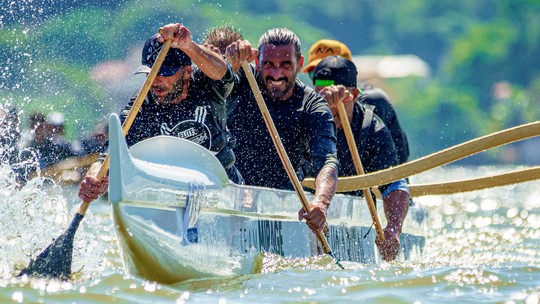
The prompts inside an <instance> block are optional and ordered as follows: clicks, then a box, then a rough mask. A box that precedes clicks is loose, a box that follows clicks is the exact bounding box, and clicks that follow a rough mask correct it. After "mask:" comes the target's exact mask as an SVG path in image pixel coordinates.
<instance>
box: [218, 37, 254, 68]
mask: <svg viewBox="0 0 540 304" xmlns="http://www.w3.org/2000/svg"><path fill="white" fill-rule="evenodd" d="M258 54H259V51H258V50H257V49H256V48H253V47H252V46H251V43H249V41H247V40H238V41H236V42H233V43H231V44H229V45H228V46H227V49H226V50H225V58H227V61H229V63H230V64H231V66H232V67H233V69H234V68H235V67H240V66H242V61H247V62H252V61H253V60H255V58H257V55H258Z"/></svg>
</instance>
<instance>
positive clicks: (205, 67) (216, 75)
mask: <svg viewBox="0 0 540 304" xmlns="http://www.w3.org/2000/svg"><path fill="white" fill-rule="evenodd" d="M183 51H184V52H185V53H186V54H187V55H188V56H189V58H191V60H193V63H195V65H197V67H199V69H201V71H203V73H204V74H206V76H208V77H210V78H211V79H214V80H220V79H221V78H223V76H225V73H226V72H227V63H226V62H225V59H223V57H222V56H221V55H219V54H217V53H216V52H213V51H212V50H209V49H208V48H205V47H202V46H200V45H198V44H197V43H195V42H193V41H192V42H191V45H190V47H189V48H188V49H184V50H183Z"/></svg>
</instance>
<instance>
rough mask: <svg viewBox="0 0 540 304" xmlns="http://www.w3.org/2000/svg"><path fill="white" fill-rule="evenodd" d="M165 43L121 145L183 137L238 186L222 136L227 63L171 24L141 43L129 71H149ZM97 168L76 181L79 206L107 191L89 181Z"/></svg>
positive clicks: (231, 78)
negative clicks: (138, 61) (160, 137)
mask: <svg viewBox="0 0 540 304" xmlns="http://www.w3.org/2000/svg"><path fill="white" fill-rule="evenodd" d="M166 39H173V42H172V44H171V46H172V47H171V49H170V50H169V52H168V53H167V56H166V57H165V60H164V61H163V64H162V66H161V67H160V69H159V72H158V75H157V76H156V78H155V79H154V81H153V83H152V87H151V89H150V91H149V93H148V95H147V96H146V99H145V101H144V102H143V104H142V106H141V108H140V110H139V113H138V114H137V117H136V118H135V120H134V122H133V124H132V126H131V128H130V130H129V132H128V133H127V134H126V142H127V145H128V146H132V145H134V144H135V143H137V142H139V141H141V140H144V139H147V138H150V137H154V136H158V135H170V136H177V137H180V138H184V139H188V140H191V141H193V142H195V143H197V144H199V145H201V146H203V147H205V148H207V149H208V150H210V151H211V152H212V153H213V154H214V155H215V156H216V157H217V159H218V160H219V161H220V162H221V164H222V165H223V167H224V168H225V171H227V174H228V176H229V178H230V179H231V180H232V181H233V182H236V183H242V177H241V176H240V174H239V172H238V170H236V168H235V166H234V163H235V155H234V153H233V151H232V149H231V148H230V147H229V143H228V137H227V133H226V124H227V113H226V98H227V92H230V90H231V86H232V85H233V81H234V74H233V72H232V69H231V66H230V64H228V63H227V62H226V61H225V60H224V59H223V57H222V56H220V55H219V54H217V53H215V52H213V51H211V50H209V49H208V48H205V47H203V46H201V45H199V44H197V43H195V42H194V41H193V40H192V36H191V32H190V31H189V29H188V28H186V27H185V26H183V25H181V24H178V23H175V24H169V25H167V26H164V27H163V28H161V29H160V34H156V35H154V36H152V37H150V39H148V40H147V41H146V43H145V45H144V47H143V50H142V60H141V62H142V65H141V66H140V67H139V69H138V70H137V71H136V72H135V73H146V74H148V73H150V70H151V67H152V66H153V64H154V62H155V61H156V59H157V57H158V54H159V51H160V50H161V48H162V46H163V42H164V41H165V40H166ZM192 63H194V65H192ZM136 97H137V94H135V95H134V97H133V98H132V99H131V101H130V103H129V104H128V105H127V106H126V107H125V108H124V110H123V111H122V112H121V113H120V119H121V121H122V122H123V121H124V120H125V119H126V117H127V115H128V113H129V111H130V109H131V107H132V106H133V103H134V101H135V99H136ZM100 166H101V162H100V161H98V162H97V163H96V164H94V165H92V167H91V169H90V170H89V172H88V174H87V176H86V178H85V179H84V180H83V182H82V183H81V186H80V189H79V198H81V199H82V200H83V201H85V202H91V201H93V200H95V199H97V198H98V197H99V196H101V195H102V194H103V193H105V191H106V190H107V186H108V178H104V179H103V180H102V181H98V180H97V179H96V178H94V177H93V176H94V175H95V173H96V172H98V171H99V168H100Z"/></svg>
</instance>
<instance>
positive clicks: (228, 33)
mask: <svg viewBox="0 0 540 304" xmlns="http://www.w3.org/2000/svg"><path fill="white" fill-rule="evenodd" d="M242 39H244V38H243V37H242V34H240V32H238V31H237V30H236V29H235V28H234V27H232V26H217V27H214V28H211V29H210V30H209V31H208V34H207V35H206V38H205V39H204V41H203V43H204V45H205V46H212V47H213V48H212V50H214V51H219V54H220V55H222V56H225V52H226V50H227V47H228V46H229V45H231V44H232V43H233V42H236V41H238V40H242ZM239 69H240V66H236V67H235V66H233V71H234V72H235V73H236V72H237V71H238V70H239Z"/></svg>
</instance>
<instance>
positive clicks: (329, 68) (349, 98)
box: [313, 56, 409, 261]
mask: <svg viewBox="0 0 540 304" xmlns="http://www.w3.org/2000/svg"><path fill="white" fill-rule="evenodd" d="M356 79H357V70H356V66H355V65H354V63H352V62H351V61H349V60H347V59H345V58H343V57H340V56H330V57H326V58H325V59H323V60H322V61H321V62H320V63H319V64H318V65H317V66H316V67H315V70H314V74H313V84H314V85H315V90H316V91H317V92H318V93H320V94H321V95H322V96H324V98H325V99H326V101H327V102H328V104H329V106H330V109H331V111H332V114H333V115H334V120H335V122H336V126H337V128H338V132H337V138H338V140H337V152H338V154H337V155H338V159H339V162H340V164H341V169H340V176H352V175H357V172H356V168H355V166H354V162H353V159H352V156H351V152H350V151H349V148H348V143H347V137H346V135H345V132H344V130H343V126H342V120H341V117H340V115H339V112H338V109H337V106H338V102H340V101H341V102H343V105H344V107H345V110H346V112H347V118H348V119H347V120H348V121H349V124H350V126H351V129H352V133H353V134H352V135H353V136H354V140H355V142H356V145H357V149H358V151H359V154H360V159H361V161H362V164H363V166H364V168H365V170H366V172H374V171H378V170H382V169H386V168H389V167H392V166H396V165H398V164H399V161H398V153H397V150H396V147H395V145H394V141H393V140H392V136H391V134H390V131H389V130H388V128H387V127H386V125H385V124H384V123H383V122H382V120H381V119H380V118H379V117H378V116H377V115H376V114H375V113H374V112H373V110H372V109H371V108H370V107H368V106H366V105H365V104H364V103H363V102H362V101H361V100H360V98H359V95H360V92H359V89H358V88H357V80H356ZM379 190H380V191H381V193H382V197H383V205H384V213H385V216H386V219H387V225H386V227H385V228H384V237H385V240H384V241H381V240H380V239H379V237H378V236H377V239H376V241H375V243H376V244H377V245H378V247H379V252H380V253H381V255H382V257H383V259H384V260H387V261H391V260H394V259H395V258H396V256H397V254H398V252H399V249H400V241H399V236H400V234H401V230H402V226H403V221H404V220H405V216H406V215H407V211H408V209H409V187H408V185H407V182H406V180H405V179H400V180H397V181H394V182H392V183H389V184H386V185H381V186H379ZM353 194H356V195H362V191H358V192H356V193H353Z"/></svg>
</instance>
